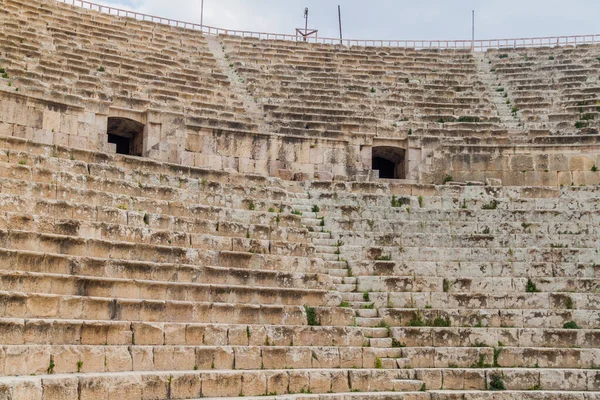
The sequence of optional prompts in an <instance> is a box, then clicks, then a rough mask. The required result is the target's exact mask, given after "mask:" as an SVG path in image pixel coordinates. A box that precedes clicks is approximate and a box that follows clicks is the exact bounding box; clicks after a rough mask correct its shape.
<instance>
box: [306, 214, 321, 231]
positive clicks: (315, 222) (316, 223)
mask: <svg viewBox="0 0 600 400" xmlns="http://www.w3.org/2000/svg"><path fill="white" fill-rule="evenodd" d="M302 217H303V218H302V225H303V226H306V227H318V228H320V227H321V222H322V220H320V219H318V218H308V217H306V218H305V217H304V214H303V215H302Z"/></svg>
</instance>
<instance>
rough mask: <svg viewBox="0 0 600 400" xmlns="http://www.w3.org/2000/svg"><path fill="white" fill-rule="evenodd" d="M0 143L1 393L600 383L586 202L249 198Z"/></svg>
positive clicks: (260, 184)
mask: <svg viewBox="0 0 600 400" xmlns="http://www.w3.org/2000/svg"><path fill="white" fill-rule="evenodd" d="M1 143H2V149H3V150H2V152H1V154H2V158H1V160H0V161H1V162H2V163H3V165H4V167H3V168H2V171H3V173H2V176H1V181H0V182H1V184H0V188H1V191H2V199H1V204H2V215H1V218H0V244H1V247H2V250H1V251H0V257H1V259H2V263H0V265H1V266H2V267H1V271H0V279H1V280H2V289H3V292H2V293H1V295H2V297H3V299H2V302H1V304H2V308H1V311H0V313H1V314H0V315H2V319H1V320H0V324H1V325H2V329H1V330H0V331H1V334H0V338H1V339H0V340H1V342H2V347H1V350H2V353H1V354H2V357H3V360H4V363H3V364H2V365H3V370H2V371H3V375H4V376H5V378H0V387H3V388H4V390H5V392H6V393H8V396H10V397H8V398H10V399H20V398H52V397H48V396H50V395H48V393H50V391H49V390H50V389H48V388H50V387H52V388H53V389H52V390H53V391H52V393H56V396H57V397H58V396H64V395H65V393H75V394H76V395H77V396H80V397H81V398H93V396H99V397H98V398H112V397H114V396H116V395H121V396H126V397H127V398H146V397H152V396H158V397H159V398H160V396H162V395H161V393H165V392H168V393H170V394H169V395H167V397H168V396H171V398H197V397H201V396H204V397H227V396H231V397H235V396H238V395H241V394H243V395H247V396H251V395H264V394H269V393H271V394H274V393H279V394H285V393H294V392H295V393H299V392H304V393H327V392H333V393H339V392H347V393H350V392H351V391H360V392H361V393H363V392H375V391H384V392H385V391H389V393H388V394H381V395H374V396H384V397H381V398H412V399H421V398H423V399H425V398H427V399H429V398H444V399H445V398H453V397H452V396H459V395H460V396H467V395H472V396H477V395H476V394H475V393H480V392H477V391H483V390H485V389H486V388H489V385H491V384H492V383H491V382H492V380H493V379H496V378H494V377H495V376H496V375H495V374H501V375H502V376H503V378H502V379H501V380H502V382H503V384H504V385H505V386H506V388H508V389H510V390H509V392H506V395H507V396H508V395H510V396H517V393H521V392H518V391H519V390H527V389H531V388H537V389H539V390H538V391H541V392H542V393H543V396H546V397H542V398H552V397H548V396H551V395H552V393H556V392H554V391H556V390H558V391H560V393H561V394H560V396H564V398H569V399H570V398H587V397H585V396H587V395H588V393H593V392H594V391H597V390H598V388H597V382H598V373H597V370H596V369H595V368H596V364H595V362H596V360H597V359H598V356H599V353H598V352H599V351H600V350H598V341H599V340H600V338H599V337H598V335H597V334H596V328H597V327H598V325H599V323H600V314H599V312H600V310H599V309H598V300H599V299H598V294H597V291H598V279H597V272H598V268H597V264H596V262H597V258H598V256H597V254H596V253H595V249H596V248H597V244H598V243H597V237H596V236H597V235H595V230H596V228H595V226H596V225H597V224H596V215H595V209H596V208H597V201H598V197H597V194H596V189H579V188H572V189H562V190H559V189H539V190H536V189H511V188H506V189H498V188H496V189H492V188H483V187H462V188H461V187H438V188H434V187H425V186H420V187H419V186H401V185H400V186H399V185H396V186H393V185H392V186H390V185H389V184H370V183H326V182H323V183H319V182H315V183H310V182H309V183H307V184H306V185H304V184H301V183H297V184H283V183H282V182H280V181H278V180H276V179H272V178H262V177H250V178H251V179H254V180H255V183H256V184H257V185H256V186H253V187H248V186H242V185H240V184H238V180H239V179H248V177H237V176H235V175H229V174H224V173H215V172H212V171H206V170H196V169H189V168H182V167H176V166H170V165H163V164H159V163H154V162H151V161H143V160H139V159H135V158H131V157H121V156H116V157H115V156H112V157H107V156H103V155H101V154H97V153H91V152H85V151H79V150H72V149H66V148H60V147H52V146H45V145H38V144H34V143H32V142H25V141H22V140H19V139H13V138H4V139H3V140H2V142H1ZM391 193H398V194H397V195H396V196H394V197H392V195H391ZM334 194H335V195H334ZM417 195H420V196H421V197H418V196H417ZM315 206H316V207H315ZM568 209H576V210H577V211H566V210H568ZM298 214H301V215H298ZM550 216H552V218H551V217H550ZM321 218H322V219H321ZM498 221H502V223H501V224H499V223H498ZM569 221H572V222H569ZM542 233H543V234H544V235H551V236H549V237H548V238H543V236H540V234H542ZM528 280H530V281H528ZM532 285H533V286H534V287H535V290H531V287H532ZM528 288H529V289H528ZM305 306H306V307H308V308H305ZM313 307H314V310H315V311H314V313H315V317H312V316H309V314H311V313H312V312H313V311H312V310H313ZM311 318H315V319H316V320H317V321H318V324H319V326H313V325H312V323H311V325H308V322H309V321H310V320H311ZM313 323H314V321H313ZM565 323H575V324H577V327H579V328H580V329H564V325H565ZM31 374H35V375H36V376H29V375H31ZM15 375H18V376H22V377H14V376H15ZM37 375H39V376H37ZM27 376H29V377H27ZM559 376H560V377H562V378H561V379H559V380H557V377H559ZM557 382H561V383H557ZM421 389H424V390H429V392H425V393H423V392H421ZM394 391H397V392H398V393H397V394H394ZM448 391H450V392H448ZM472 391H475V392H472ZM408 395H410V396H413V397H406V396H408ZM424 395H427V397H423V396H424ZM370 396H371V395H369V394H366V393H363V398H368V397H370ZM385 396H387V397H385ZM436 396H437V397H436ZM482 396H485V394H482ZM525 396H526V397H523V398H539V397H527V396H529V395H525ZM577 396H583V397H577ZM350 397H352V396H350ZM333 398H335V397H333ZM374 398H378V397H374ZM500 398H505V397H500ZM506 398H508V397H506ZM590 398H592V397H590Z"/></svg>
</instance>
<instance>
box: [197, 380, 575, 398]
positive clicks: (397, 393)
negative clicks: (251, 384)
mask: <svg viewBox="0 0 600 400" xmlns="http://www.w3.org/2000/svg"><path fill="white" fill-rule="evenodd" d="M394 382H398V381H396V380H395V381H394ZM400 386H401V385H400ZM409 386H410V385H409V384H407V385H406V387H409ZM238 399H239V397H210V398H206V397H205V398H202V399H193V400H238ZM244 399H248V400H294V399H303V400H304V399H306V400H354V399H356V400H361V399H369V400H430V395H429V394H427V393H420V392H414V391H413V392H411V391H405V392H401V391H400V390H397V389H394V391H390V392H385V391H378V390H375V389H374V391H373V392H360V393H356V392H355V393H352V392H350V393H337V394H334V393H325V394H287V395H280V396H269V395H266V394H265V395H261V396H260V397H244ZM490 399H491V397H490ZM565 400H571V399H565Z"/></svg>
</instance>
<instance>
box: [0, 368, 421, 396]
mask: <svg viewBox="0 0 600 400" xmlns="http://www.w3.org/2000/svg"><path fill="white" fill-rule="evenodd" d="M398 374H399V371H395V370H384V369H365V370H360V371H354V370H347V369H340V370H334V369H320V370H302V369H298V370H273V371H260V370H255V371H251V370H248V371H182V372H129V373H103V374H97V373H96V374H94V373H92V374H69V375H40V376H26V377H2V378H0V387H9V388H11V389H12V390H11V396H10V397H7V399H10V400H42V396H43V393H44V392H47V391H49V388H50V387H51V388H52V395H53V396H54V397H51V398H50V397H47V395H48V394H47V393H46V395H45V396H44V397H43V398H44V399H48V400H55V399H57V400H58V399H63V398H64V399H71V398H80V399H93V398H94V399H95V398H108V397H107V396H106V394H107V393H109V392H110V394H111V397H112V398H117V397H119V398H123V399H134V398H142V397H141V394H142V392H143V393H144V398H156V399H164V398H170V399H174V400H180V399H193V398H204V399H206V398H211V397H215V398H227V397H235V398H239V396H240V394H243V395H244V396H261V397H260V398H261V399H264V398H268V397H264V395H265V393H280V394H282V395H285V394H286V393H288V390H289V391H290V392H292V393H300V392H302V391H303V392H309V393H331V392H333V393H336V392H337V393H350V392H351V391H355V392H360V393H358V394H360V395H361V396H363V394H362V393H363V392H369V391H371V390H373V391H382V392H385V391H390V392H391V391H392V390H393V389H394V381H395V380H397V379H398V378H397V376H398ZM242 377H243V378H242ZM303 378H304V379H303ZM73 395H74V396H73ZM132 395H133V397H132ZM115 396H117V397H115ZM344 396H346V395H345V394H344ZM272 398H275V397H272ZM277 398H281V397H279V396H277ZM319 398H322V397H321V396H319ZM344 398H345V397H344ZM355 398H357V399H360V398H361V397H360V396H357V397H355ZM377 398H380V397H377ZM394 398H395V397H394ZM399 398H400V399H402V397H399ZM411 399H412V397H411Z"/></svg>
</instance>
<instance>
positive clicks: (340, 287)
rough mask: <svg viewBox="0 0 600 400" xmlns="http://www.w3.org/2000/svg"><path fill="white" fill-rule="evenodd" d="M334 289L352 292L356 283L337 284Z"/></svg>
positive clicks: (341, 291)
mask: <svg viewBox="0 0 600 400" xmlns="http://www.w3.org/2000/svg"><path fill="white" fill-rule="evenodd" d="M336 289H337V290H338V291H339V292H340V293H348V292H354V291H355V290H356V285H355V284H353V283H352V284H345V283H344V284H338V285H336Z"/></svg>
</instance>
